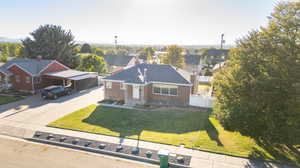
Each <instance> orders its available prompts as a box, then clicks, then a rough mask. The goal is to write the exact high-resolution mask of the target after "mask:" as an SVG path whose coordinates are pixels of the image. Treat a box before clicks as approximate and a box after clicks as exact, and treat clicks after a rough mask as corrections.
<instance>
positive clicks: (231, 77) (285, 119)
mask: <svg viewBox="0 0 300 168" xmlns="http://www.w3.org/2000/svg"><path fill="white" fill-rule="evenodd" d="M299 13H300V2H299V1H298V2H282V3H279V4H278V5H277V7H275V9H274V12H273V13H272V14H271V16H270V18H269V24H268V26H267V27H265V28H261V29H260V30H259V31H252V32H251V33H249V34H248V35H247V36H246V37H244V38H243V39H240V40H239V41H238V42H237V47H236V48H235V49H233V50H232V51H231V53H230V56H231V59H230V61H228V62H227V63H226V65H225V67H224V68H222V69H221V70H220V71H219V72H218V73H217V74H216V75H215V77H214V79H215V82H214V86H215V88H216V97H217V98H216V103H215V108H214V112H215V114H216V116H217V118H218V119H219V120H220V122H221V123H222V124H223V125H224V126H225V128H226V129H229V130H232V131H240V132H241V133H242V134H246V135H250V136H252V137H255V138H258V139H265V140H269V141H271V142H278V143H285V144H295V143H299V142H300V137H299V135H300V17H299Z"/></svg>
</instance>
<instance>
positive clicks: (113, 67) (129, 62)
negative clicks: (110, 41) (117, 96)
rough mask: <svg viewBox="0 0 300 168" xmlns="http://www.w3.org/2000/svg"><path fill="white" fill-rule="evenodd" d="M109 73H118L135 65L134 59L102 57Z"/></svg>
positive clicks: (130, 57)
mask: <svg viewBox="0 0 300 168" xmlns="http://www.w3.org/2000/svg"><path fill="white" fill-rule="evenodd" d="M103 58H104V59H105V61H106V63H107V69H108V72H109V73H114V72H119V71H121V70H123V69H126V68H127V67H130V66H133V65H135V62H136V57H134V56H128V55H104V56H103Z"/></svg>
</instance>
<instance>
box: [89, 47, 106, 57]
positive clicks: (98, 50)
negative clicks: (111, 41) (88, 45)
mask: <svg viewBox="0 0 300 168" xmlns="http://www.w3.org/2000/svg"><path fill="white" fill-rule="evenodd" d="M92 53H94V54H96V55H98V56H103V55H104V50H103V49H101V48H98V47H93V48H92Z"/></svg>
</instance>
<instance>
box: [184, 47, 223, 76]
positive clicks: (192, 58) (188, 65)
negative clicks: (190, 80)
mask: <svg viewBox="0 0 300 168" xmlns="http://www.w3.org/2000/svg"><path fill="white" fill-rule="evenodd" d="M228 52H229V50H225V49H223V50H221V49H208V50H206V51H205V52H203V53H202V54H200V55H192V54H186V55H184V58H185V68H184V69H185V70H186V71H188V72H191V73H192V72H196V73H197V74H201V72H202V70H203V68H204V67H210V68H212V67H213V66H214V65H216V64H218V63H220V62H224V61H225V60H227V59H228Z"/></svg>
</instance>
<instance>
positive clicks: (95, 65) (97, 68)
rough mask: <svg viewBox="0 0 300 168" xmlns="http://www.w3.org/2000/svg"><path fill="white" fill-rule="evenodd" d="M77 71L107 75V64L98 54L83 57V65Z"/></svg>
mask: <svg viewBox="0 0 300 168" xmlns="http://www.w3.org/2000/svg"><path fill="white" fill-rule="evenodd" d="M77 69H78V70H82V71H88V72H98V73H99V74H105V73H107V64H106V62H105V60H104V58H103V57H101V56H98V55H96V54H89V55H86V56H81V63H80V65H79V67H78V68H77Z"/></svg>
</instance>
